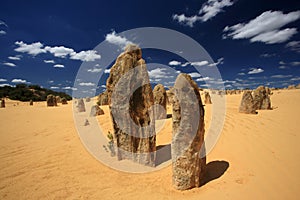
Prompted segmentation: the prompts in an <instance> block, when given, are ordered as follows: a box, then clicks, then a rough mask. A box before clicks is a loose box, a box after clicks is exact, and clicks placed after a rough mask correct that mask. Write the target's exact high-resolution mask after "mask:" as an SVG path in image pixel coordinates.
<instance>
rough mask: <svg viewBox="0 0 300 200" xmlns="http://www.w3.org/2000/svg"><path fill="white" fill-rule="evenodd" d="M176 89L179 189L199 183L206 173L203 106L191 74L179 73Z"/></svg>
mask: <svg viewBox="0 0 300 200" xmlns="http://www.w3.org/2000/svg"><path fill="white" fill-rule="evenodd" d="M174 89H175V101H174V103H173V106H172V107H173V136H172V147H171V148H172V171H173V177H172V180H173V186H174V187H175V188H176V189H178V190H186V189H190V188H193V187H199V186H200V184H201V183H200V182H201V180H202V178H203V175H204V170H205V165H206V157H205V146H204V145H205V144H204V108H203V104H202V101H201V96H200V94H199V91H198V86H197V84H196V83H195V82H194V81H193V80H192V78H191V76H189V75H187V74H179V75H178V77H177V79H176V82H175V85H174ZM201 155H202V156H201Z"/></svg>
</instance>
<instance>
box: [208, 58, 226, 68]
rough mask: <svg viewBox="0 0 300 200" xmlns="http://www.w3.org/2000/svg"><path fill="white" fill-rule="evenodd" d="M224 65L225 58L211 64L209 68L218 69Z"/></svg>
mask: <svg viewBox="0 0 300 200" xmlns="http://www.w3.org/2000/svg"><path fill="white" fill-rule="evenodd" d="M223 63H224V58H219V59H218V61H217V62H215V63H211V64H209V65H208V66H209V67H216V66H218V65H222V64H223Z"/></svg>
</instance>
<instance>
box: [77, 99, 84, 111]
mask: <svg viewBox="0 0 300 200" xmlns="http://www.w3.org/2000/svg"><path fill="white" fill-rule="evenodd" d="M76 108H77V111H78V112H85V104H84V101H83V99H78V102H77V106H76Z"/></svg>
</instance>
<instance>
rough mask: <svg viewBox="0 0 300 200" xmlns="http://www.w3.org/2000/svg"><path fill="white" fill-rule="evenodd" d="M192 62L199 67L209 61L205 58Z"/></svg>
mask: <svg viewBox="0 0 300 200" xmlns="http://www.w3.org/2000/svg"><path fill="white" fill-rule="evenodd" d="M190 64H191V65H194V66H197V67H201V66H204V65H207V64H208V61H206V60H203V61H198V62H191V63H190Z"/></svg>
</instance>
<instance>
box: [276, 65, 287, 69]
mask: <svg viewBox="0 0 300 200" xmlns="http://www.w3.org/2000/svg"><path fill="white" fill-rule="evenodd" d="M278 68H279V69H287V68H288V67H287V66H285V65H280V66H279V67H278Z"/></svg>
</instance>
